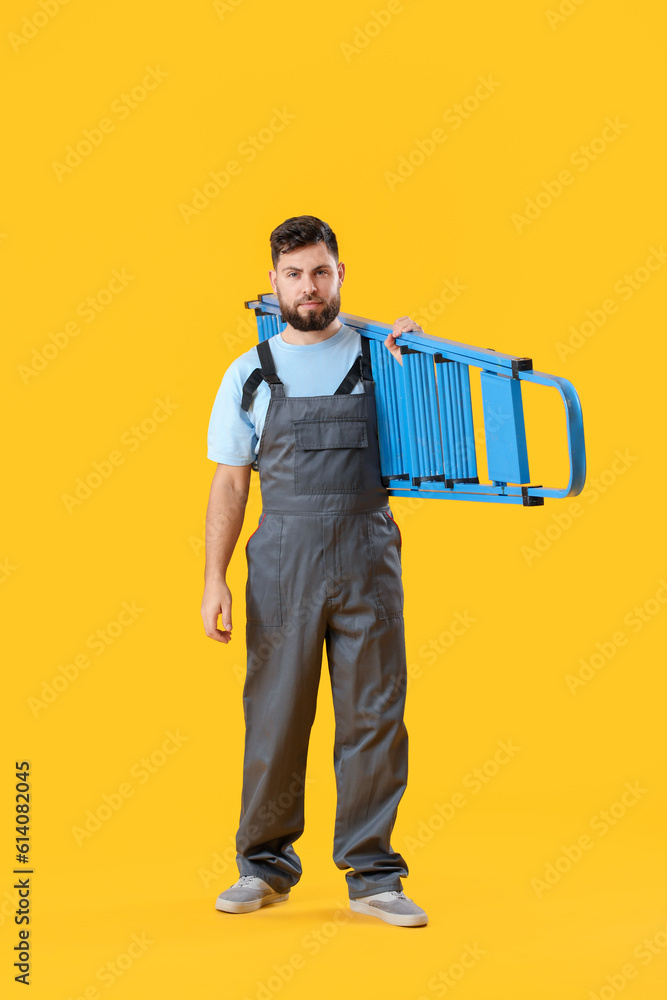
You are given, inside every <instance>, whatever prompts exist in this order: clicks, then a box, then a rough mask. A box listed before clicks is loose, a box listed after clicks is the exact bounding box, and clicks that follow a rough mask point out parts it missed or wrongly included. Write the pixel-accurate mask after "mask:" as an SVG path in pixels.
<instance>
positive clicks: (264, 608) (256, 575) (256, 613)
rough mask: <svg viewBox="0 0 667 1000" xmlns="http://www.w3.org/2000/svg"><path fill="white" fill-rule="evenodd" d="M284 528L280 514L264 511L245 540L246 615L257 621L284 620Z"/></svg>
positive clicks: (276, 622) (275, 622)
mask: <svg viewBox="0 0 667 1000" xmlns="http://www.w3.org/2000/svg"><path fill="white" fill-rule="evenodd" d="M282 531H283V519H282V515H281V514H264V515H263V516H262V519H261V521H260V523H259V525H258V526H257V528H256V530H255V531H254V532H253V533H252V535H251V536H250V538H249V539H248V541H247V543H246V560H247V563H248V582H247V584H246V617H247V620H248V621H249V622H251V623H252V624H254V625H265V626H267V627H274V628H275V627H278V626H280V625H282V623H283V614H282V601H281V595H280V548H281V543H282Z"/></svg>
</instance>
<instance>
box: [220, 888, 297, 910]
mask: <svg viewBox="0 0 667 1000" xmlns="http://www.w3.org/2000/svg"><path fill="white" fill-rule="evenodd" d="M288 899H289V892H286V893H283V894H282V895H280V896H263V897H262V898H261V899H251V900H249V901H248V902H247V903H237V902H235V901H234V900H232V899H220V897H218V899H216V901H215V908H216V910H222V911H223V912H224V913H251V912H252V911H253V910H259V909H261V908H262V906H268V905H269V904H270V903H284V902H285V901H286V900H288Z"/></svg>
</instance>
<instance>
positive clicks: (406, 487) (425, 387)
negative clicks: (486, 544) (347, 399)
mask: <svg viewBox="0 0 667 1000" xmlns="http://www.w3.org/2000/svg"><path fill="white" fill-rule="evenodd" d="M245 305H246V308H247V309H254V311H255V316H256V318H257V330H258V333H259V339H260V340H267V339H268V338H269V337H273V336H274V335H275V334H276V333H281V332H282V331H283V330H284V329H285V327H286V325H287V324H286V323H283V322H282V318H281V314H280V306H279V304H278V298H277V296H276V295H274V294H273V293H270V294H264V295H258V296H257V299H255V300H254V301H250V302H246V303H245ZM338 318H339V319H340V321H341V322H342V323H345V325H346V326H349V327H352V329H353V330H357V331H358V332H359V333H360V334H361V336H362V337H367V338H368V340H369V342H370V349H371V364H372V368H373V378H374V379H375V383H376V389H375V391H376V405H377V414H378V435H379V442H380V466H381V471H382V480H383V482H384V484H385V486H386V487H387V490H388V492H389V495H390V496H397V497H402V496H420V497H424V498H425V499H448V500H478V501H485V502H489V503H514V504H523V506H525V507H533V506H539V505H541V504H543V503H544V497H561V498H562V497H572V496H577V494H578V493H581V491H582V489H583V488H584V482H585V479H586V449H585V443H584V424H583V417H582V413H581V403H580V402H579V397H578V396H577V393H576V391H575V389H574V386H573V385H572V383H571V382H568V381H567V379H564V378H559V377H558V376H556V375H546V374H545V373H544V372H536V371H533V363H532V361H531V359H530V358H518V357H514V356H513V355H511V354H501V353H500V352H499V351H494V350H492V349H491V348H481V347H472V346H471V345H470V344H462V343H460V342H459V341H456V340H445V339H444V338H442V337H431V336H427V335H424V334H420V333H403V334H401V336H400V337H398V338H397V340H396V343H397V345H398V346H399V347H400V350H401V356H402V362H403V363H402V364H399V363H398V362H397V360H396V359H395V358H394V357H393V355H392V354H391V353H390V352H389V351H388V350H387V349H386V348H385V347H384V345H383V341H384V340H385V339H386V337H387V334H389V333H390V332H391V330H392V329H393V328H392V326H390V324H389V323H376V322H375V321H373V320H369V319H365V318H364V317H362V316H354V315H352V314H351V313H344V312H340V313H339V314H338ZM470 366H472V367H474V368H480V369H481V373H480V380H481V389H482V408H483V412H484V430H485V441H486V456H487V468H488V473H489V478H490V479H491V483H489V484H487V483H480V481H479V477H478V475H477V451H476V445H475V433H474V428H473V418H472V401H471V396H470V373H469V367H470ZM521 382H537V383H538V384H540V385H547V386H553V387H555V388H556V389H557V390H558V392H559V393H560V395H561V398H562V400H563V403H564V404H565V413H566V420H567V443H568V450H569V456H570V478H569V482H568V484H567V486H566V487H564V488H563V489H548V488H546V487H543V486H541V485H530V473H529V471H528V450H527V446H526V430H525V424H524V414H523V402H522V399H521ZM510 484H514V485H510Z"/></svg>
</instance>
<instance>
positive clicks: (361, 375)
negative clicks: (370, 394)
mask: <svg viewBox="0 0 667 1000" xmlns="http://www.w3.org/2000/svg"><path fill="white" fill-rule="evenodd" d="M359 379H361V380H362V382H372V381H373V369H372V366H371V345H370V342H369V340H368V337H364V335H363V334H361V354H359V355H357V357H356V358H355V359H354V361H353V363H352V365H351V367H350V370H349V371H348V373H347V375H346V376H345V378H344V379H343V381H342V382H341V384H340V385H339V386H338V388H337V389H336V391H335V392H334V396H341V395H343V394H344V393H348V392H352V390H353V389H354V387H355V385H356V384H357V382H358V381H359Z"/></svg>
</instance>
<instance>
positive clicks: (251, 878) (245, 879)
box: [236, 875, 258, 885]
mask: <svg viewBox="0 0 667 1000" xmlns="http://www.w3.org/2000/svg"><path fill="white" fill-rule="evenodd" d="M257 877H258V876H257V875H242V876H241V878H240V879H239V880H238V882H237V883H236V884H237V885H242V884H244V883H246V882H254V881H255V879H256V878H257Z"/></svg>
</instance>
